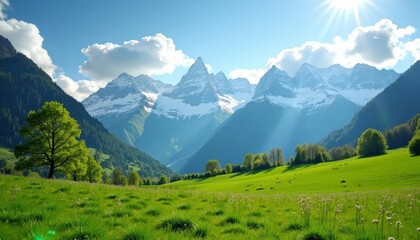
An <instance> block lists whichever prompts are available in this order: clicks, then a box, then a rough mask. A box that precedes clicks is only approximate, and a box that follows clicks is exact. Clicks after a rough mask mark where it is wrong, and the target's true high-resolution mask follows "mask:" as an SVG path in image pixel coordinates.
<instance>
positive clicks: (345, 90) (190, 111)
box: [83, 58, 399, 172]
mask: <svg viewBox="0 0 420 240" xmlns="http://www.w3.org/2000/svg"><path fill="white" fill-rule="evenodd" d="M398 76H399V74H397V73H396V72H395V71H393V70H378V69H376V68H374V67H371V66H368V65H365V64H357V65H355V66H354V67H353V68H345V67H342V66H340V65H333V66H331V67H329V68H316V67H314V66H311V65H309V64H303V65H302V66H301V68H300V69H299V70H298V71H297V73H296V75H295V76H294V77H290V76H289V75H288V74H287V73H286V72H284V71H281V70H280V69H278V68H276V67H275V66H273V67H272V68H271V69H269V70H268V71H267V72H266V74H265V75H264V76H263V77H262V78H261V79H260V81H259V83H258V85H257V86H255V85H251V84H250V83H249V82H248V81H247V80H246V79H233V80H232V79H227V78H226V76H225V75H224V74H223V73H222V72H219V73H217V74H211V73H209V72H208V71H207V68H206V67H205V64H204V62H203V60H202V59H201V58H198V59H197V60H196V62H195V63H194V64H193V65H192V66H191V67H190V69H189V70H188V72H187V73H186V74H185V75H184V76H183V77H182V79H181V80H180V82H179V83H178V84H177V85H175V86H170V85H166V84H163V83H162V82H160V81H157V80H153V79H151V78H150V77H148V76H145V75H140V76H138V77H133V76H130V75H128V74H121V75H120V76H119V77H117V78H116V79H115V80H113V81H112V82H110V83H109V84H108V85H107V86H106V87H105V88H103V89H101V90H99V91H98V92H96V93H94V94H92V95H91V96H89V97H88V98H87V99H85V100H84V101H83V105H84V106H85V107H86V109H87V111H88V112H89V113H90V114H91V115H92V116H94V117H95V118H97V119H98V120H100V121H101V122H102V123H103V124H104V125H105V127H107V128H108V129H109V130H110V131H111V132H112V133H114V134H116V135H117V136H119V137H120V138H121V139H123V140H124V141H125V142H127V143H129V144H131V145H132V146H135V147H136V148H138V149H141V150H142V151H145V152H148V153H149V154H151V155H152V156H153V157H155V158H156V159H159V160H160V161H161V162H163V163H164V164H166V165H168V166H170V167H171V168H172V169H174V170H177V171H180V172H191V171H197V172H202V171H203V166H204V165H205V162H206V161H207V160H209V159H212V158H215V159H218V160H219V161H220V162H221V163H222V164H226V163H228V162H230V163H241V162H242V159H243V156H244V155H245V154H246V153H248V152H254V153H258V152H267V151H269V149H270V148H273V147H281V148H282V149H283V151H284V153H285V155H287V156H291V155H292V154H293V150H294V147H295V146H296V144H300V143H314V142H317V141H319V140H320V139H321V138H322V137H325V136H326V135H327V134H328V133H330V132H331V131H333V130H336V129H339V128H341V127H343V126H344V125H345V124H347V123H348V122H349V121H350V120H351V118H352V117H353V116H354V114H355V113H356V112H358V111H359V110H360V109H361V108H362V106H364V105H365V104H366V103H367V102H368V101H369V100H371V99H372V98H373V97H374V96H375V95H377V94H378V93H380V92H381V91H383V89H385V88H386V87H387V86H388V85H389V84H391V83H392V82H393V81H394V80H395V79H396V78H397V77H398Z"/></svg>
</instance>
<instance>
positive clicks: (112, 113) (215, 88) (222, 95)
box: [83, 58, 255, 168]
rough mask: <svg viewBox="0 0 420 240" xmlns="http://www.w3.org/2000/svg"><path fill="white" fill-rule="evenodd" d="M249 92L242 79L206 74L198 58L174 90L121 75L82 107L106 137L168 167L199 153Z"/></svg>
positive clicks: (142, 77) (251, 91)
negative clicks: (106, 131) (104, 130)
mask: <svg viewBox="0 0 420 240" xmlns="http://www.w3.org/2000/svg"><path fill="white" fill-rule="evenodd" d="M254 89H255V85H252V84H250V83H249V82H248V80H246V79H235V80H229V79H227V78H226V76H225V74H224V73H222V72H219V73H217V74H210V73H209V72H208V70H207V68H206V66H205V64H204V62H203V60H202V59H201V58H198V59H197V60H196V62H195V63H194V64H193V65H192V66H191V67H190V68H189V70H188V72H187V73H186V74H185V75H184V76H183V77H182V79H181V81H180V82H179V83H178V84H176V85H175V86H171V85H167V84H163V83H162V82H160V81H156V80H153V79H152V78H150V77H148V76H146V75H140V76H138V77H133V76H130V75H128V74H121V75H120V76H118V78H116V79H115V80H113V81H112V82H110V83H109V84H108V85H107V86H106V87H105V88H103V89H100V90H99V91H98V92H96V93H94V94H92V95H91V96H89V97H88V98H87V99H85V100H84V101H83V104H84V105H85V107H86V109H87V110H88V112H89V113H91V115H92V116H94V117H96V118H97V119H98V120H100V121H101V122H102V123H103V124H104V125H105V127H107V128H108V129H109V131H111V132H112V133H114V134H116V135H117V136H119V137H121V138H122V139H123V140H124V141H126V142H128V143H129V144H131V145H133V146H135V147H137V148H138V149H143V150H145V151H147V152H148V153H150V154H152V155H153V156H154V157H156V158H157V159H159V160H161V161H162V162H164V163H166V164H168V165H170V164H173V161H175V160H179V159H182V158H183V157H184V156H187V155H189V154H192V153H193V152H194V151H196V150H197V149H198V148H199V147H201V145H202V144H204V142H205V141H206V140H207V139H208V138H209V137H210V136H211V134H212V132H213V130H214V129H216V128H217V127H218V126H219V125H220V124H221V123H222V122H223V121H224V120H226V119H227V118H228V117H229V116H230V115H231V114H233V112H234V111H236V110H237V109H238V108H240V107H242V106H244V105H245V103H247V102H248V101H249V100H251V98H252V96H253V94H254ZM175 156H176V157H175ZM173 167H174V168H176V167H175V166H173Z"/></svg>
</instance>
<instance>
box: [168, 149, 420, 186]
mask: <svg viewBox="0 0 420 240" xmlns="http://www.w3.org/2000/svg"><path fill="white" fill-rule="evenodd" d="M165 186H167V187H171V188H174V189H194V190H201V191H209V192H234V193H332V192H354V191H367V190H385V189H401V188H418V187H420V156H417V157H410V155H409V153H408V149H406V148H402V149H397V150H390V151H388V153H387V154H386V155H382V156H376V157H371V158H358V157H353V158H350V159H347V160H342V161H336V162H328V163H320V164H310V165H301V166H297V167H288V166H283V167H277V168H272V169H268V170H260V171H254V172H246V173H236V174H228V175H219V176H216V177H212V178H207V179H193V180H186V181H179V182H174V183H171V184H169V185H165Z"/></svg>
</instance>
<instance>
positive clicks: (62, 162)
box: [15, 102, 88, 180]
mask: <svg viewBox="0 0 420 240" xmlns="http://www.w3.org/2000/svg"><path fill="white" fill-rule="evenodd" d="M26 120H27V122H28V126H24V127H21V128H20V129H19V133H20V134H21V135H22V136H23V137H24V138H25V139H26V142H25V143H24V144H22V145H17V146H16V147H15V156H16V157H17V158H19V161H18V164H17V168H18V169H25V168H31V167H42V166H48V167H49V173H48V178H52V177H53V176H54V173H56V172H58V171H61V172H63V173H66V174H68V175H69V176H71V178H72V179H73V180H80V179H81V177H82V176H83V175H84V174H85V172H86V161H87V156H88V151H87V148H86V145H85V142H84V141H79V140H78V138H79V137H80V135H81V130H80V129H79V125H78V124H77V122H76V120H75V119H73V118H72V117H70V113H69V112H68V111H67V110H66V109H65V108H64V106H63V104H61V103H58V102H46V103H45V104H44V105H43V106H42V108H41V109H39V110H38V111H31V112H29V114H28V118H27V119H26Z"/></svg>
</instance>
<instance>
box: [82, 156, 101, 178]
mask: <svg viewBox="0 0 420 240" xmlns="http://www.w3.org/2000/svg"><path fill="white" fill-rule="evenodd" d="M84 178H85V179H86V180H87V181H89V182H91V183H99V182H101V180H102V167H101V165H100V164H99V163H98V162H97V161H96V160H95V159H94V158H93V157H92V156H90V155H89V156H88V158H87V163H86V174H85V176H84Z"/></svg>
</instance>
